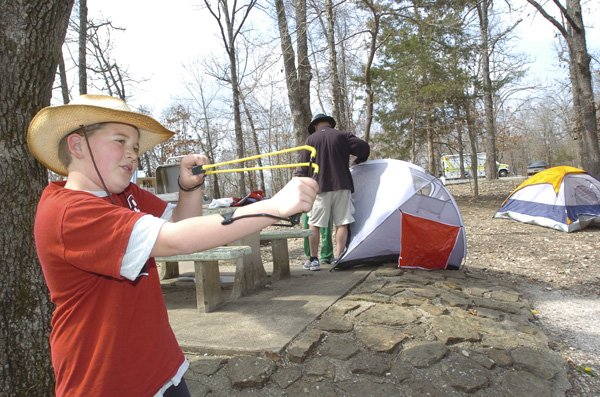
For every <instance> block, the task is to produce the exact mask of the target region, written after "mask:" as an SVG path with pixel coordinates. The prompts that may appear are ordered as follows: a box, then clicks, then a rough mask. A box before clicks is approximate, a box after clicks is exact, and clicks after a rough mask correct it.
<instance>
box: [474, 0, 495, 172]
mask: <svg viewBox="0 0 600 397" xmlns="http://www.w3.org/2000/svg"><path fill="white" fill-rule="evenodd" d="M491 6H492V0H490V1H488V0H482V1H481V2H480V3H477V13H478V15H479V32H480V34H481V74H482V79H483V104H484V109H485V129H486V131H485V151H486V156H487V158H486V162H485V175H486V178H488V179H498V173H497V172H496V119H495V115H494V100H493V89H492V79H491V77H490V48H489V42H488V35H489V19H488V10H489V8H490V7H491Z"/></svg>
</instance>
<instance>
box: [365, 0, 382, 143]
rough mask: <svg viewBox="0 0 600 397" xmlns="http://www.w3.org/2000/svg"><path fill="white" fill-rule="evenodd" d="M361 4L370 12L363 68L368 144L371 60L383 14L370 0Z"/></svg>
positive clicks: (371, 85) (370, 107)
mask: <svg viewBox="0 0 600 397" xmlns="http://www.w3.org/2000/svg"><path fill="white" fill-rule="evenodd" d="M362 2H363V4H364V5H365V6H366V7H367V8H368V9H369V11H370V12H371V19H370V20H369V22H368V24H367V28H368V33H369V52H368V55H367V63H366V64H365V68H364V81H365V92H366V94H367V97H366V102H367V103H366V109H367V114H366V124H365V141H367V142H369V139H370V138H371V125H372V124H373V101H374V98H375V93H374V91H373V78H372V70H371V69H372V66H373V60H374V59H375V53H376V52H377V38H378V36H379V30H380V26H381V18H382V17H383V15H384V14H383V12H382V11H381V10H380V7H379V5H378V4H376V3H375V2H374V1H372V0H362Z"/></svg>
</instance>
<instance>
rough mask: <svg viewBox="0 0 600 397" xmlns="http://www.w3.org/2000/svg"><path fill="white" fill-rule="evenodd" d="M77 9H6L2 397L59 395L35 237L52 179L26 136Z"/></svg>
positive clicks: (0, 128) (49, 0) (52, 5)
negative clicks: (40, 200) (41, 203)
mask: <svg viewBox="0 0 600 397" xmlns="http://www.w3.org/2000/svg"><path fill="white" fill-rule="evenodd" d="M72 6H73V0H70V1H58V0H31V1H28V2H27V3H23V2H20V1H5V0H2V1H1V2H0V9H2V12H1V13H0V53H1V54H2V56H1V57H0V79H1V81H2V84H0V104H1V105H0V148H2V149H0V155H1V157H2V161H1V162H0V175H2V177H1V178H0V192H1V194H2V199H3V204H2V217H0V219H1V221H0V222H1V228H2V234H1V236H2V237H0V240H1V241H0V245H1V246H2V249H3V252H4V255H2V256H1V257H0V301H1V302H2V305H0V318H1V321H0V351H1V352H2V354H0V390H2V392H0V393H1V394H6V395H12V396H52V395H53V394H54V393H53V388H54V387H53V386H54V380H53V375H52V367H51V362H50V349H49V345H48V337H49V332H50V317H51V315H52V309H53V305H52V304H51V302H50V299H49V296H48V290H47V288H46V286H45V284H44V277H43V275H42V271H41V267H40V265H39V263H38V260H37V256H36V251H35V245H34V241H33V238H32V236H33V221H34V218H35V209H36V205H37V201H38V198H39V196H40V194H41V192H42V190H43V189H44V187H45V186H46V185H47V183H48V172H47V170H46V169H45V168H44V167H43V166H41V165H40V164H39V163H37V162H36V161H35V160H34V159H33V157H32V156H31V155H30V154H29V153H28V151H27V147H26V142H25V136H26V130H27V126H28V124H29V122H30V120H31V118H32V117H33V115H34V114H35V113H36V112H37V111H38V110H40V109H41V108H43V107H45V106H48V105H49V104H50V98H51V95H52V84H53V81H54V76H55V72H56V68H57V65H58V63H59V59H60V56H61V51H60V48H61V45H62V43H63V41H64V38H65V33H66V30H67V23H68V20H69V14H70V12H71V7H72ZM28 21H29V22H31V21H33V22H34V23H29V22H28Z"/></svg>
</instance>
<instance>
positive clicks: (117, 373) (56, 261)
mask: <svg viewBox="0 0 600 397" xmlns="http://www.w3.org/2000/svg"><path fill="white" fill-rule="evenodd" d="M63 186H64V182H59V183H51V184H49V185H48V187H46V189H45V190H44V192H43V194H42V197H41V199H40V202H39V205H38V209H37V214H36V219H35V227H34V235H35V244H36V249H37V253H38V256H39V259H40V263H41V265H42V270H43V272H44V278H45V279H46V284H47V285H48V288H49V290H50V298H51V300H52V302H54V304H55V305H56V308H55V310H54V314H53V316H52V332H51V334H50V346H51V351H52V364H53V366H54V373H55V376H56V395H57V396H152V395H154V394H155V393H156V392H157V391H158V390H159V389H160V388H161V387H162V386H163V385H164V384H165V383H166V382H167V381H168V380H169V379H171V378H172V377H173V376H174V375H175V373H176V372H177V369H178V368H179V366H180V365H181V364H182V363H183V361H184V356H183V353H182V352H181V348H180V347H179V345H178V343H177V340H176V339H175V335H174V334H173V330H172V329H171V326H170V325H169V319H168V316H167V310H166V306H165V302H164V298H163V295H162V291H161V288H160V282H159V278H158V273H157V270H156V263H155V262H154V259H152V258H150V259H149V260H148V262H146V264H145V268H146V269H145V272H147V273H148V275H147V276H140V277H138V278H137V279H136V280H135V281H130V280H127V279H125V278H123V277H122V276H121V275H120V274H119V272H120V266H121V261H122V259H123V255H124V254H125V251H126V248H127V244H128V242H129V236H130V235H131V232H132V229H133V226H134V224H135V223H136V221H137V220H138V219H139V218H140V217H142V216H143V215H145V214H151V215H154V216H157V217H160V216H161V215H162V213H163V212H164V210H165V208H166V203H165V202H163V201H162V200H160V199H159V198H158V197H156V196H154V195H153V194H151V193H149V192H147V191H145V190H142V189H140V188H139V187H138V186H137V185H135V184H130V185H129V187H128V188H127V189H126V190H125V192H124V193H121V194H119V195H113V198H114V199H115V201H116V202H117V205H114V204H112V203H111V202H110V200H109V198H108V197H104V198H99V197H96V196H95V195H93V194H91V193H87V192H83V191H74V190H69V189H65V188H64V187H63Z"/></svg>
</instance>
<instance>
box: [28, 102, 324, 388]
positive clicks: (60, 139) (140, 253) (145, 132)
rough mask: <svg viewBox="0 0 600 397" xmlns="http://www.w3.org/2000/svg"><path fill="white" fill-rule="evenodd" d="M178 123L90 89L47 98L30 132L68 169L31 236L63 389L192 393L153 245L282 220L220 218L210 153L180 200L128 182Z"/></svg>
mask: <svg viewBox="0 0 600 397" xmlns="http://www.w3.org/2000/svg"><path fill="white" fill-rule="evenodd" d="M172 135H173V132H171V131H169V130H167V129H166V128H165V127H163V126H162V125H161V124H160V123H159V122H157V121H156V120H154V119H153V118H151V117H149V116H146V115H143V114H140V113H136V112H133V111H132V110H131V109H130V108H129V107H128V106H127V104H126V103H125V102H124V101H122V100H120V99H118V98H113V97H108V96H102V95H82V96H81V97H79V98H77V99H76V100H74V101H73V102H71V103H70V104H68V105H63V106H55V107H52V106H51V107H47V108H44V109H42V110H40V112H38V114H37V115H36V116H35V117H34V118H33V119H32V121H31V124H30V126H29V129H28V132H27V144H28V146H29V149H30V151H31V153H32V154H33V155H34V156H35V157H36V159H37V160H39V161H40V162H41V163H42V164H44V165H45V166H46V167H47V168H49V169H50V170H52V171H54V172H56V173H58V174H61V175H66V176H67V180H66V181H63V182H53V183H50V184H49V185H48V186H47V187H46V189H45V190H44V192H43V194H42V197H41V199H40V202H39V205H38V209H37V214H36V220H35V226H34V236H35V243H36V249H37V252H38V256H39V259H40V263H41V265H42V269H43V272H44V277H45V280H46V284H47V285H48V289H49V290H50V297H51V300H52V302H53V303H54V304H55V305H56V308H55V311H54V313H53V317H52V332H51V335H50V345H51V353H52V364H53V367H54V372H55V377H56V395H57V396H163V395H164V396H189V391H188V389H187V386H186V384H185V381H184V380H183V374H184V373H185V371H186V370H187V367H188V363H187V361H186V360H185V358H184V356H183V353H182V351H181V349H180V348H179V345H178V343H177V340H176V339H175V335H174V334H173V331H172V329H171V327H170V325H169V321H168V317H167V310H166V306H165V303H164V299H163V296H162V292H161V288H160V282H159V278H158V273H157V270H156V263H155V262H154V259H153V258H154V257H155V256H170V255H176V254H184V253H190V252H197V251H202V250H206V249H209V248H213V247H216V246H219V245H223V244H226V243H229V242H231V241H234V240H237V239H239V238H241V237H243V236H245V235H247V234H249V233H253V232H256V231H258V230H260V229H262V228H264V227H266V226H269V225H271V224H273V223H275V222H276V220H275V219H273V218H269V217H264V216H261V217H257V218H251V219H250V218H248V219H239V220H236V221H235V222H233V223H230V224H222V221H223V218H222V217H221V216H219V215H213V216H203V217H201V216H200V215H201V214H202V201H203V200H202V197H203V189H202V187H203V185H204V175H203V174H201V175H194V174H193V173H192V171H191V169H192V167H194V166H196V165H202V164H208V159H207V158H206V157H205V156H202V155H198V154H190V155H187V156H185V157H184V158H183V159H182V160H181V165H180V177H179V178H180V179H179V187H180V192H179V201H178V203H177V205H173V204H167V203H165V202H164V201H162V200H161V199H159V198H158V197H157V196H155V195H153V194H152V193H150V192H148V191H146V190H143V189H140V188H139V187H138V186H137V185H135V184H133V183H131V182H130V181H131V177H132V175H133V172H134V171H135V170H136V168H137V164H138V157H139V156H140V155H141V154H142V153H144V152H145V151H147V150H149V149H151V148H152V147H154V146H155V145H157V144H159V143H161V142H163V141H165V140H167V139H168V138H169V137H171V136H172ZM317 190H318V186H317V184H316V182H315V181H314V180H312V179H311V178H294V179H292V180H291V181H290V182H289V183H288V184H287V185H286V186H285V187H284V188H283V189H282V190H281V191H280V192H278V193H277V194H276V195H275V196H273V198H271V199H269V200H263V201H259V202H257V203H254V204H251V205H248V206H244V207H240V208H238V209H237V210H236V213H235V217H234V218H233V219H234V220H235V219H236V218H237V217H241V216H243V215H251V214H257V213H262V214H268V215H270V216H273V217H280V218H281V217H289V216H291V215H293V214H296V213H300V212H305V211H308V210H310V208H311V207H312V203H313V201H314V199H315V197H316V194H317Z"/></svg>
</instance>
